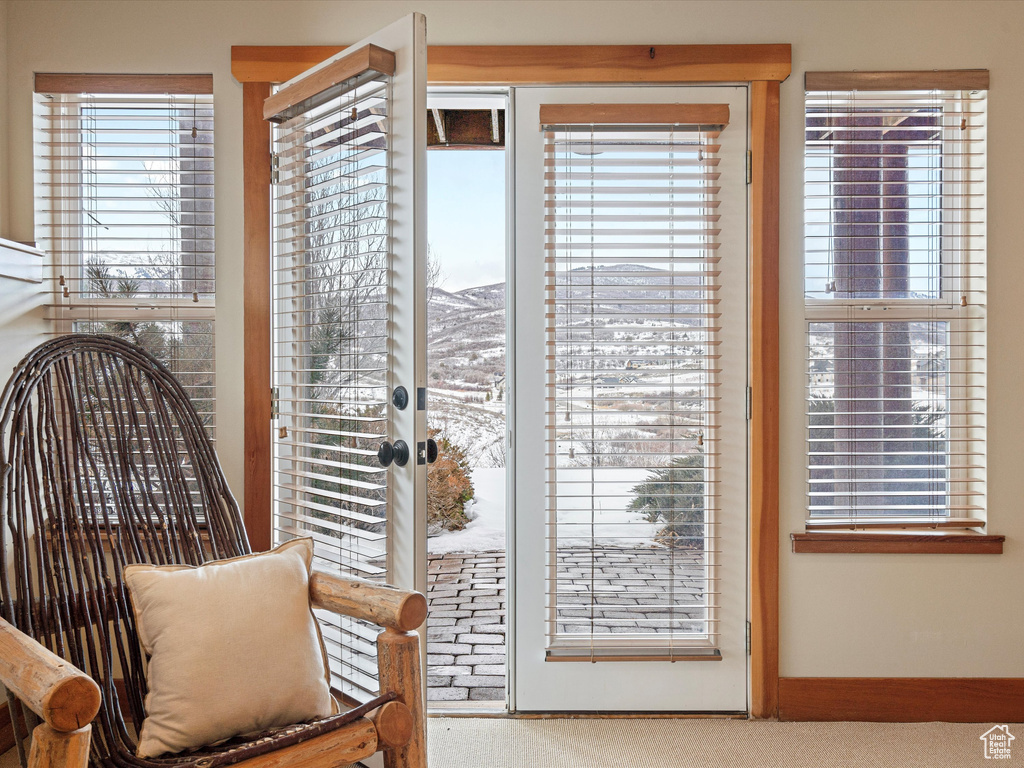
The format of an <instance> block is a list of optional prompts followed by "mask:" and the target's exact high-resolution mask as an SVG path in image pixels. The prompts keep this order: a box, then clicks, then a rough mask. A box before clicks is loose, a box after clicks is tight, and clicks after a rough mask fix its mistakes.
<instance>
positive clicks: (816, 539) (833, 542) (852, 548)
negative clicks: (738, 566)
mask: <svg viewBox="0 0 1024 768" xmlns="http://www.w3.org/2000/svg"><path fill="white" fill-rule="evenodd" d="M789 538H790V541H791V542H792V546H793V551H794V552H798V553H799V552H810V553H815V554H888V555H1001V554H1002V553H1003V542H1004V541H1006V537H1005V536H998V535H995V534H986V533H978V532H977V531H958V532H956V533H951V532H949V531H948V530H942V529H938V530H928V531H922V530H906V531H904V530H900V531H892V530H889V531H864V530H860V531H814V532H809V533H791V534H790V535H789Z"/></svg>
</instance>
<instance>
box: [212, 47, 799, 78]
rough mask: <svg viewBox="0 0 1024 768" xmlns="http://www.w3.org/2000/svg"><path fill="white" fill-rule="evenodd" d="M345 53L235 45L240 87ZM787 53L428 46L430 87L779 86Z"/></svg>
mask: <svg viewBox="0 0 1024 768" xmlns="http://www.w3.org/2000/svg"><path fill="white" fill-rule="evenodd" d="M344 47H345V46H340V45H337V46H330V45H313V46H306V45H234V46H232V47H231V74H232V75H234V77H235V79H236V80H237V81H238V82H240V83H252V82H262V83H283V82H285V81H287V80H291V79H292V78H293V77H295V76H296V75H299V74H301V73H302V72H304V71H305V70H307V69H309V68H310V67H312V66H314V65H316V64H319V63H320V62H321V61H323V60H324V59H326V58H329V57H331V56H333V55H334V54H336V53H338V52H339V51H341V50H344ZM791 49H792V46H790V45H789V44H788V43H773V44H764V45H655V46H649V45H432V46H429V47H428V48H427V79H428V81H429V82H430V84H431V85H465V84H474V85H537V84H552V85H554V84H572V83H594V84H597V83H733V82H735V83H742V82H751V81H756V80H767V81H775V82H782V81H783V80H785V79H786V78H787V77H789V74H790V71H791V69H792V65H791V61H792V50H791Z"/></svg>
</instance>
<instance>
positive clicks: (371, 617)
mask: <svg viewBox="0 0 1024 768" xmlns="http://www.w3.org/2000/svg"><path fill="white" fill-rule="evenodd" d="M309 598H310V600H311V601H312V603H313V605H314V606H316V607H317V608H323V609H324V610H327V611H333V612H334V613H340V614H342V615H344V616H353V617H355V618H357V619H365V620H366V621H369V622H372V623H374V624H376V625H377V626H379V627H385V628H387V629H394V630H396V631H398V632H411V631H412V630H414V629H416V628H417V627H419V626H420V625H421V624H422V623H423V622H424V621H426V618H427V599H426V598H425V597H424V596H423V595H421V594H420V593H419V592H411V591H408V590H404V589H398V588H397V587H391V586H388V585H387V584H375V583H373V582H372V581H364V580H363V579H356V578H352V577H351V576H335V575H334V574H330V573H324V572H323V571H314V572H313V575H312V576H311V577H310V579H309Z"/></svg>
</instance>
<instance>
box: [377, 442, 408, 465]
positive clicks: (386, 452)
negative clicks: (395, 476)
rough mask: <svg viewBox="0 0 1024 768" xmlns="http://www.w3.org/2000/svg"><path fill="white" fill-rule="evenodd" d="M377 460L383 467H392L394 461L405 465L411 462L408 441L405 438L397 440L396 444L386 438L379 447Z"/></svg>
mask: <svg viewBox="0 0 1024 768" xmlns="http://www.w3.org/2000/svg"><path fill="white" fill-rule="evenodd" d="M377 461H379V462H380V465H381V466H382V467H390V466H391V463H392V462H394V463H395V464H397V465H398V466H400V467H404V466H405V465H406V464H408V463H409V445H408V443H406V442H405V440H395V444H394V445H392V444H391V443H389V442H388V441H387V440H385V441H384V442H383V443H381V444H380V447H379V448H378V449H377Z"/></svg>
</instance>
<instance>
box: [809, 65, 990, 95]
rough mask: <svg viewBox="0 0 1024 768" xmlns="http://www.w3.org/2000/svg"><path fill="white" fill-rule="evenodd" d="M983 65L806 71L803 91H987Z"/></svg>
mask: <svg viewBox="0 0 1024 768" xmlns="http://www.w3.org/2000/svg"><path fill="white" fill-rule="evenodd" d="M988 80H989V78H988V70H987V69H932V70H925V71H921V72H807V73H805V74H804V90H807V91H932V90H936V91H987V90H988Z"/></svg>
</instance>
